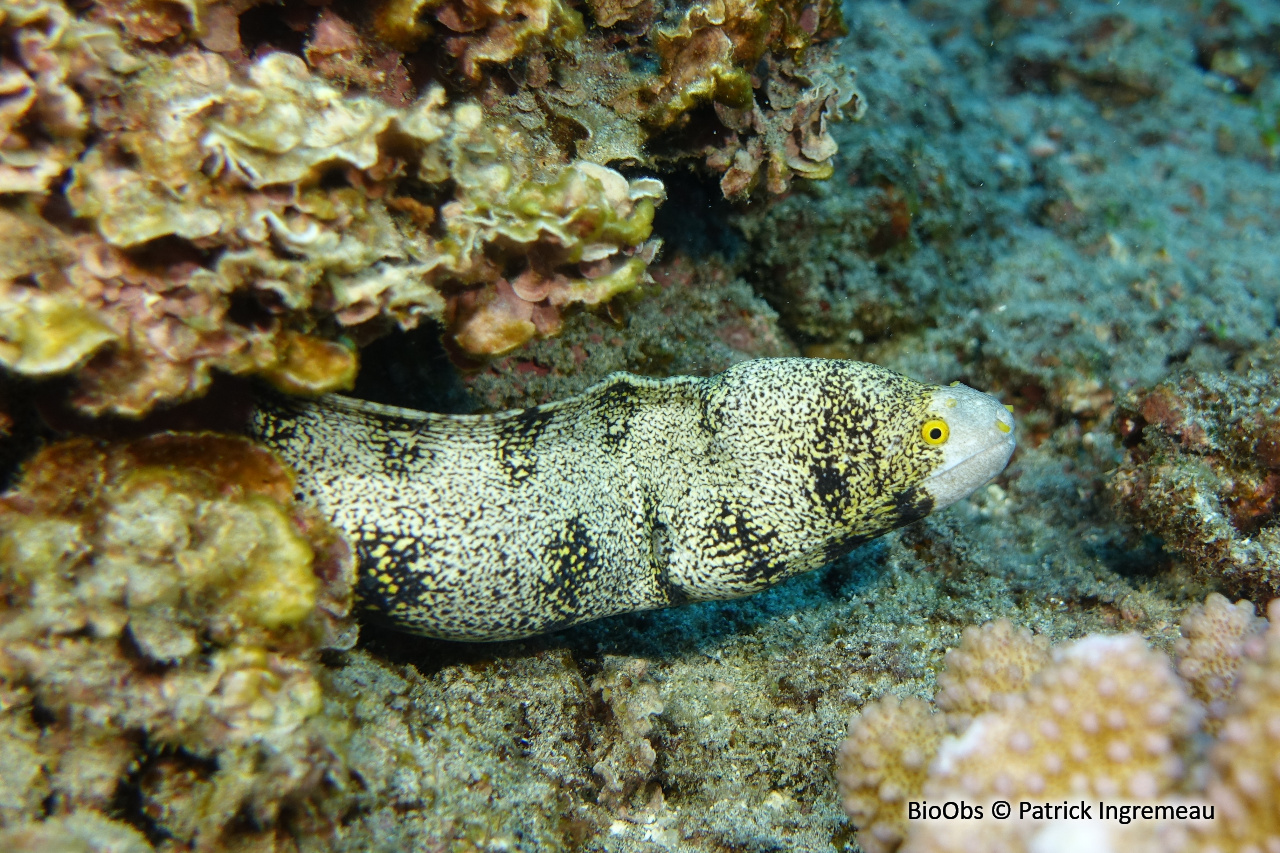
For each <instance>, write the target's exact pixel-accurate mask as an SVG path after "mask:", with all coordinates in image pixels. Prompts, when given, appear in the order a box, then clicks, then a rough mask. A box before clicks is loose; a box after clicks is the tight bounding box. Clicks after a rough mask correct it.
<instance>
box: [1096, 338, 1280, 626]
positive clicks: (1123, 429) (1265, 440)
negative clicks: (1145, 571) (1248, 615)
mask: <svg viewBox="0 0 1280 853" xmlns="http://www.w3.org/2000/svg"><path fill="white" fill-rule="evenodd" d="M1273 361H1274V359H1273ZM1261 367H1262V368H1263V369H1256V370H1252V371H1248V372H1245V373H1242V374H1240V375H1222V374H1212V373H1198V374H1186V375H1183V376H1181V377H1176V378H1174V379H1170V380H1167V381H1165V382H1162V383H1160V384H1159V385H1157V386H1155V387H1154V388H1150V389H1147V390H1144V391H1140V392H1135V393H1133V394H1131V395H1130V396H1129V398H1128V400H1127V401H1125V402H1124V403H1123V404H1122V405H1121V406H1120V408H1119V411H1118V412H1117V416H1116V426H1117V429H1118V431H1119V433H1120V436H1121V438H1122V440H1123V442H1124V445H1125V447H1126V449H1127V454H1126V458H1125V460H1124V462H1123V464H1121V466H1120V467H1119V468H1118V469H1117V470H1116V471H1115V472H1114V473H1113V474H1112V475H1111V479H1110V482H1109V484H1108V489H1109V491H1110V494H1111V497H1112V500H1113V503H1114V504H1115V506H1116V507H1117V509H1119V510H1120V512H1121V513H1122V514H1123V515H1124V516H1125V517H1127V518H1128V519H1129V520H1130V521H1132V522H1133V523H1134V524H1136V525H1137V526H1138V527H1139V528H1141V529H1143V530H1145V531H1147V532H1150V533H1154V534H1155V535H1157V536H1159V537H1160V538H1161V539H1163V540H1164V543H1165V545H1166V546H1167V547H1168V548H1169V549H1170V550H1171V551H1172V552H1173V553H1174V554H1175V555H1176V556H1177V558H1178V559H1179V560H1180V561H1181V562H1182V563H1183V564H1184V566H1185V567H1186V568H1187V569H1188V570H1189V571H1190V573H1191V574H1193V575H1194V576H1196V577H1197V578H1198V579H1200V580H1201V581H1203V582H1206V583H1209V584H1211V585H1213V586H1214V587H1217V588H1219V589H1222V590H1223V591H1224V592H1228V593H1230V594H1233V595H1241V596H1245V597H1247V598H1249V599H1251V600H1253V601H1265V600H1267V599H1269V598H1271V597H1272V596H1275V595H1277V594H1280V453H1277V452H1276V448H1277V447H1280V389H1277V386H1276V382H1275V372H1274V367H1275V365H1274V363H1272V364H1271V366H1270V368H1269V369H1268V368H1267V365H1266V364H1264V365H1261Z"/></svg>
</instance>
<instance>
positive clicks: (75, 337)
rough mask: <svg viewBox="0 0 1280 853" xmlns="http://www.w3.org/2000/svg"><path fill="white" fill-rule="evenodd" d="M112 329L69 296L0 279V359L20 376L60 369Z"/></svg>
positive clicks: (87, 352)
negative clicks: (11, 283) (12, 283)
mask: <svg viewBox="0 0 1280 853" xmlns="http://www.w3.org/2000/svg"><path fill="white" fill-rule="evenodd" d="M116 338H117V335H116V333H115V332H114V331H113V330H112V329H111V328H110V327H109V326H108V325H107V324H106V323H104V322H103V321H102V320H101V319H100V318H99V317H98V315H97V314H96V313H95V312H94V311H92V310H90V309H89V308H87V307H86V306H84V305H82V304H80V303H79V302H78V301H77V300H75V299H73V298H71V297H70V296H65V295H62V294H57V293H43V292H41V291H39V290H33V289H32V288H29V287H16V286H13V285H7V286H6V285H5V283H4V282H0V364H3V365H4V366H5V367H7V368H9V369H10V370H12V371H14V372H15V373H20V374H22V375H24V376H50V375H53V374H57V373H65V372H66V371H68V370H70V369H72V368H73V367H75V366H76V365H78V364H80V363H81V362H83V361H84V360H85V359H86V358H88V357H89V355H90V354H91V353H92V352H93V351H94V350H96V349H98V348H99V347H100V346H102V345H103V344H106V343H108V342H110V341H114V340H116Z"/></svg>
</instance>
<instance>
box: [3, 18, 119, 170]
mask: <svg viewBox="0 0 1280 853" xmlns="http://www.w3.org/2000/svg"><path fill="white" fill-rule="evenodd" d="M0 38H3V39H4V40H5V41H6V42H9V43H11V44H12V45H13V46H14V48H15V51H14V58H15V59H16V60H17V61H16V62H13V61H9V59H8V58H6V60H5V62H4V63H2V64H0V194H5V193H43V192H45V191H46V190H47V189H48V188H49V186H50V185H51V184H52V183H53V181H54V180H56V179H57V178H58V177H59V176H60V175H61V174H62V173H63V172H64V171H65V170H66V169H67V168H68V167H70V166H71V165H72V164H73V163H74V162H75V161H76V158H77V157H79V155H80V152H81V151H82V150H83V148H84V138H85V135H86V134H87V133H88V132H89V129H90V121H89V118H90V116H89V113H90V110H89V107H88V106H87V105H86V103H85V98H86V97H91V96H93V95H97V94H110V93H111V92H112V91H113V89H114V88H115V86H116V85H117V80H116V76H117V75H127V74H129V73H130V72H132V71H134V70H136V69H137V68H139V67H141V65H142V63H141V62H139V61H138V60H137V59H136V58H134V57H132V56H130V55H129V54H128V52H127V51H126V50H125V47H124V45H123V44H122V43H121V39H120V37H119V36H118V35H117V34H116V32H115V31H114V30H111V29H109V28H107V27H103V26H100V25H97V24H91V23H88V22H85V21H80V20H77V19H76V18H74V17H73V16H72V15H71V13H70V12H69V11H68V10H67V9H66V7H65V6H63V5H61V4H60V3H54V2H47V0H4V2H0Z"/></svg>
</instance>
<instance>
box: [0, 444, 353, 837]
mask: <svg viewBox="0 0 1280 853" xmlns="http://www.w3.org/2000/svg"><path fill="white" fill-rule="evenodd" d="M292 488H293V483H292V477H291V475H290V474H289V473H288V472H287V470H286V469H285V468H284V467H283V466H282V465H281V464H280V463H279V462H278V461H277V460H276V459H275V458H274V457H273V456H271V455H270V454H268V453H266V452H265V451H263V450H261V449H258V448H255V447H254V446H252V445H251V444H250V443H249V442H247V441H245V440H242V439H233V438H224V437H219V436H213V435H198V434H179V433H165V434H160V435H157V436H153V437H151V438H147V439H142V440H139V441H135V442H131V443H127V444H121V445H110V444H102V443H97V442H93V441H89V440H86V439H76V440H72V441H68V442H64V443H61V444H55V445H52V446H50V447H48V448H46V449H45V450H43V451H41V452H40V453H39V454H38V455H37V456H36V457H35V458H34V459H33V460H31V461H30V462H29V463H28V465H27V466H26V469H25V473H24V476H23V479H22V482H21V484H20V485H19V486H18V488H17V489H16V490H15V491H13V492H11V493H9V494H7V495H5V496H4V497H3V498H0V589H3V599H0V698H2V701H0V728H2V729H3V736H0V748H3V751H4V758H5V761H3V763H2V764H0V774H3V780H4V782H5V784H4V785H2V786H0V790H3V791H4V792H5V793H4V795H3V796H2V797H0V825H10V826H14V825H19V824H21V823H22V822H23V821H32V820H37V819H39V818H41V817H42V816H44V815H45V814H46V812H48V811H50V810H51V812H52V814H53V815H60V814H71V813H85V812H89V811H91V810H106V809H107V808H108V807H109V806H110V805H111V804H112V803H113V802H115V801H116V798H117V797H120V796H121V795H122V791H123V790H124V786H128V788H129V789H130V790H131V794H129V796H136V797H137V798H138V799H139V800H140V805H141V808H142V809H143V810H144V811H145V812H146V813H147V814H148V815H149V816H150V817H151V819H153V820H154V821H155V823H154V826H155V827H156V828H157V830H158V831H161V832H163V833H165V834H169V835H171V836H172V837H173V838H174V839H176V840H177V841H179V842H180V843H183V844H194V845H195V846H196V847H197V848H200V849H212V848H214V847H215V846H217V845H218V844H220V843H221V842H220V839H222V838H223V836H224V833H228V832H232V833H243V832H244V831H245V830H244V828H243V827H240V828H236V822H237V816H243V817H245V818H247V819H248V821H249V823H248V824H247V825H251V826H254V827H257V829H256V830H254V832H255V833H258V834H259V836H260V837H261V838H269V837H270V834H271V832H272V831H273V829H272V828H273V827H276V826H279V825H280V824H281V822H282V821H292V820H295V819H296V820H298V821H302V822H304V823H305V822H307V821H320V822H323V821H324V820H327V819H328V818H326V817H325V815H324V810H323V809H322V808H320V807H319V806H317V805H316V803H317V802H319V800H318V799H317V798H322V799H325V801H326V802H329V801H330V799H331V798H332V797H333V796H334V795H335V794H340V793H341V789H342V786H343V785H344V784H345V776H344V773H343V771H342V767H343V763H342V761H343V759H342V743H343V741H344V738H345V736H346V734H345V731H346V730H345V728H344V727H345V725H346V723H345V722H344V721H343V719H342V718H341V717H330V716H329V715H328V713H327V712H326V711H325V708H324V704H323V701H322V687H321V681H320V672H319V668H318V666H317V664H316V662H315V661H316V657H317V655H318V652H319V650H320V648H322V647H326V646H329V647H332V646H338V647H346V646H349V645H350V644H351V642H352V641H353V639H354V635H353V631H354V629H353V627H352V625H351V623H350V622H349V620H348V618H347V612H348V610H349V607H350V603H351V580H352V565H351V557H350V551H349V549H348V548H347V546H346V545H345V543H344V542H342V540H340V539H339V538H338V536H337V535H336V533H335V532H334V531H333V530H332V529H331V528H330V527H329V526H328V525H327V524H326V523H324V522H323V521H321V520H320V519H319V518H318V517H316V516H315V515H313V514H312V513H311V512H310V511H308V510H303V509H302V508H300V507H298V506H296V505H294V503H293V500H292ZM126 779H127V780H129V781H127V782H126ZM338 799H341V797H338ZM335 802H336V801H335ZM77 820H78V821H79V823H76V821H77ZM86 821H88V825H90V826H92V825H93V824H92V821H93V818H92V817H91V816H90V817H83V818H73V819H71V820H70V821H69V822H65V823H64V824H60V825H58V827H56V828H55V826H53V825H50V826H48V827H42V828H37V829H30V830H21V831H18V832H19V834H18V835H14V834H13V833H10V834H9V835H8V837H9V838H10V839H21V838H23V837H28V836H24V835H22V834H21V833H22V832H28V834H29V837H43V836H44V835H49V836H50V837H57V836H59V833H61V834H64V835H67V837H74V836H75V834H76V833H77V832H79V829H77V827H78V826H80V824H84V823H85V822H86ZM104 831H105V829H104ZM31 833H34V834H31ZM120 834H121V837H122V838H124V837H126V836H127V835H128V833H127V832H125V831H124V830H120ZM242 840H244V839H242ZM14 843H18V842H17V841H15V842H14ZM122 849H127V848H122Z"/></svg>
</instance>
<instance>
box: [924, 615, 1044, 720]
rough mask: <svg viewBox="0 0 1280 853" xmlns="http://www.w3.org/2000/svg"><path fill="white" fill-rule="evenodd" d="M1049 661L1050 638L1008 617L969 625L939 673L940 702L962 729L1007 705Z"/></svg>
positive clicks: (950, 651) (948, 654) (949, 717)
mask: <svg viewBox="0 0 1280 853" xmlns="http://www.w3.org/2000/svg"><path fill="white" fill-rule="evenodd" d="M1047 663H1049V641H1048V640H1046V639H1045V638H1044V637H1037V636H1033V635H1032V633H1031V632H1030V631H1028V630H1027V629H1026V628H1015V627H1014V626H1013V625H1012V624H1011V623H1010V622H1009V620H1007V619H1000V620H998V621H996V622H988V623H987V624H985V625H983V626H982V627H981V628H977V627H973V626H970V627H968V628H966V629H965V630H964V634H963V635H962V637H961V640H960V645H959V646H958V647H957V648H954V649H951V650H949V651H948V652H947V666H946V669H945V670H944V671H943V672H942V673H941V674H940V675H939V676H938V695H937V696H936V697H935V698H936V700H937V703H938V707H939V708H941V709H942V710H943V711H945V712H946V714H947V719H948V723H949V725H950V727H951V729H952V730H953V731H963V730H964V729H965V728H967V727H968V726H969V723H971V722H972V721H973V718H974V717H976V716H978V715H979V714H985V713H987V712H988V711H1002V710H1005V709H1006V708H1007V707H1008V705H1009V702H1010V701H1011V699H1012V697H1014V696H1017V695H1018V694H1020V693H1022V691H1023V690H1025V689H1026V687H1027V685H1028V684H1030V682H1031V678H1032V676H1034V675H1035V674H1036V673H1037V672H1039V671H1040V670H1041V669H1043V668H1044V667H1045V665H1046V664H1047Z"/></svg>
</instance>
